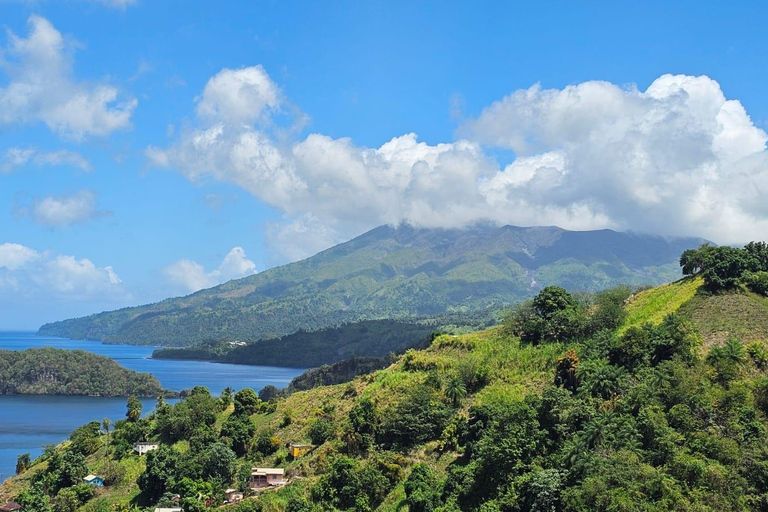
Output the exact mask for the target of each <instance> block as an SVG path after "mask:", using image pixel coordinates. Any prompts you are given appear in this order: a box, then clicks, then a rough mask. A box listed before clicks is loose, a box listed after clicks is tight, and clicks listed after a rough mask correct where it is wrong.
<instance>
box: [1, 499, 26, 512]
mask: <svg viewBox="0 0 768 512" xmlns="http://www.w3.org/2000/svg"><path fill="white" fill-rule="evenodd" d="M19 510H21V505H19V504H18V503H16V502H15V501H9V502H8V503H6V504H5V505H3V506H2V507H0V512H17V511H19Z"/></svg>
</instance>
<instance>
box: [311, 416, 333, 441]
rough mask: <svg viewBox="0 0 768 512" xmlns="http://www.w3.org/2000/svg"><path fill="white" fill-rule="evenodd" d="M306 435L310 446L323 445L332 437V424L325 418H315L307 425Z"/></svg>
mask: <svg viewBox="0 0 768 512" xmlns="http://www.w3.org/2000/svg"><path fill="white" fill-rule="evenodd" d="M307 435H308V436H309V440H310V441H312V444H317V445H319V444H323V443H324V442H326V441H327V440H329V439H330V438H331V437H332V436H333V422H332V421H331V420H329V419H327V418H315V420H314V421H312V423H310V424H309V430H307Z"/></svg>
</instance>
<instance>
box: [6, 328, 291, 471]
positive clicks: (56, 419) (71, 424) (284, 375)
mask: <svg viewBox="0 0 768 512" xmlns="http://www.w3.org/2000/svg"><path fill="white" fill-rule="evenodd" d="M33 347H54V348H61V349H69V350H75V349H80V350H87V351H89V352H93V353H95V354H100V355H104V356H108V357H111V358H112V359H114V360H115V361H117V362H118V363H119V364H120V365H122V366H124V367H125V368H128V369H131V370H136V371H139V372H149V373H152V374H154V375H155V377H157V378H158V380H159V381H160V383H161V384H162V385H163V387H164V388H166V389H172V390H174V391H181V390H182V389H188V388H192V387H194V386H206V387H207V388H208V389H210V391H211V393H214V394H218V393H220V392H221V390H222V389H224V388H225V387H227V386H231V387H233V388H235V389H242V388H247V387H250V388H254V389H255V390H256V391H258V390H259V389H261V388H263V387H264V386H266V385H268V384H272V385H274V386H277V387H285V386H287V385H288V383H289V382H290V381H291V379H293V378H294V377H296V376H297V375H299V374H301V373H302V372H303V371H304V369H302V368H277V367H272V366H245V365H233V364H220V363H207V362H202V361H164V360H161V359H150V356H151V355H152V351H153V350H154V347H137V346H132V345H106V344H103V343H101V342H98V341H74V340H68V339H63V338H54V337H48V336H36V335H35V334H34V333H29V332H0V349H4V350H25V349H27V348H33ZM143 403H144V411H145V412H146V411H149V410H151V409H152V408H153V407H154V403H155V401H154V399H147V400H143ZM125 412H126V400H125V398H97V397H70V396H28V395H23V396H21V395H20V396H0V482H2V481H3V480H5V478H7V477H8V476H10V475H12V474H13V472H14V471H15V468H16V456H17V455H19V454H22V453H30V454H31V455H32V457H33V458H34V457H37V456H38V455H39V454H40V453H41V452H42V447H43V446H44V445H46V444H55V443H59V442H61V441H63V440H64V439H66V438H67V436H68V435H69V433H70V432H71V431H72V430H74V429H75V428H77V427H78V426H80V425H83V424H85V423H87V422H89V421H93V420H97V421H101V420H102V419H104V418H110V419H111V420H113V421H116V420H119V419H122V418H124V417H125Z"/></svg>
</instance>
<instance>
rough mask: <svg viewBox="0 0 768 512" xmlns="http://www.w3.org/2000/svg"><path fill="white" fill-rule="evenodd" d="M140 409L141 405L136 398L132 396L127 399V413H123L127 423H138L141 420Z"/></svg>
mask: <svg viewBox="0 0 768 512" xmlns="http://www.w3.org/2000/svg"><path fill="white" fill-rule="evenodd" d="M141 407H142V405H141V402H140V401H139V399H138V398H136V397H135V396H133V395H131V396H129V397H128V412H126V413H125V416H126V417H127V418H128V421H132V422H135V421H139V419H140V418H141Z"/></svg>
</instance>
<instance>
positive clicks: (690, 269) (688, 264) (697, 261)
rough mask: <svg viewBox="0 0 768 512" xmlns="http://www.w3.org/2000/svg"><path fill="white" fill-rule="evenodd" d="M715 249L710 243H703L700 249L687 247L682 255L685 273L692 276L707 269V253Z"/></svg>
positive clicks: (681, 259) (681, 264)
mask: <svg viewBox="0 0 768 512" xmlns="http://www.w3.org/2000/svg"><path fill="white" fill-rule="evenodd" d="M712 249H714V247H713V246H711V245H710V244H708V243H705V244H702V245H700V246H699V248H698V249H687V250H685V251H683V254H681V255H680V266H681V267H682V270H683V275H686V276H692V275H695V274H698V273H699V272H701V271H703V270H705V269H706V261H707V254H708V253H709V251H711V250H712Z"/></svg>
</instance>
